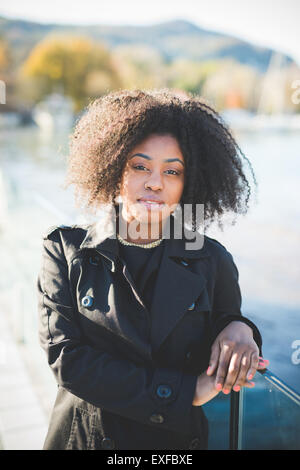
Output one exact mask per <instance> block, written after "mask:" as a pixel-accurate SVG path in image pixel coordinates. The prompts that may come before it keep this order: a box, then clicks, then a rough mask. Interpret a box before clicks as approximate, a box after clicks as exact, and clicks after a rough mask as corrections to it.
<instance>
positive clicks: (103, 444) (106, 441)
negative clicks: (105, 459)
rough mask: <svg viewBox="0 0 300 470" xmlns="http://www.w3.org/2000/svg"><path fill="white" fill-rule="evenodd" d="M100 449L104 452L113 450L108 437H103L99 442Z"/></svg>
mask: <svg viewBox="0 0 300 470" xmlns="http://www.w3.org/2000/svg"><path fill="white" fill-rule="evenodd" d="M101 447H102V449H105V450H110V449H114V448H115V443H114V441H113V440H112V439H110V437H104V438H103V439H102V441H101Z"/></svg>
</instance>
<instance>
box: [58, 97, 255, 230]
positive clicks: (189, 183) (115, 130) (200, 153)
mask: <svg viewBox="0 0 300 470" xmlns="http://www.w3.org/2000/svg"><path fill="white" fill-rule="evenodd" d="M151 134H158V135H172V136H173V137H175V138H176V139H177V141H178V143H179V146H180V149H181V151H182V155H183V157H184V160H185V163H186V174H185V183H184V190H183V194H182V198H181V201H180V205H181V206H182V208H183V204H190V205H191V206H190V207H192V212H191V214H192V215H191V220H190V224H191V226H192V230H197V229H198V225H197V221H196V216H195V215H196V204H199V203H201V204H204V221H205V223H206V226H208V225H210V223H212V222H213V221H214V220H216V219H217V221H218V224H219V227H221V228H222V227H223V224H222V221H221V217H222V216H223V215H224V214H225V213H226V212H229V211H231V212H233V213H236V214H238V213H239V214H241V213H242V214H245V213H246V212H247V210H248V208H249V205H248V203H249V198H250V193H251V187H250V184H249V182H248V180H247V178H246V175H245V173H244V171H243V160H242V158H243V159H244V161H246V162H247V164H248V166H249V168H250V170H251V175H252V178H253V181H254V184H255V185H257V182H256V179H255V175H254V172H253V169H252V166H251V163H250V162H249V160H248V159H247V158H246V157H245V155H244V154H243V152H242V151H241V150H240V148H239V146H238V144H237V143H236V141H235V139H234V137H233V136H232V134H231V132H230V130H229V128H228V126H227V125H226V123H225V122H224V121H223V119H222V118H221V116H220V115H219V114H218V113H217V111H215V110H214V109H213V108H212V106H210V105H209V104H208V103H207V102H206V100H204V99H203V98H202V97H200V96H193V95H192V94H189V93H185V92H183V93H182V92H180V93H178V92H176V91H175V90H173V91H172V90H169V89H165V88H164V89H154V90H118V91H114V92H111V93H109V94H107V95H105V96H103V97H101V98H97V99H95V100H94V101H92V102H90V104H89V105H88V106H87V108H86V112H85V113H84V114H83V115H82V117H81V118H80V119H79V120H78V122H77V123H76V126H75V130H74V132H73V134H72V135H71V136H70V152H69V155H68V167H67V177H66V187H68V186H69V185H70V184H74V185H75V199H76V204H77V205H82V203H83V204H84V205H85V207H86V208H96V209H99V205H100V204H110V203H113V204H115V198H116V196H118V195H119V190H120V181H121V177H122V173H123V169H124V167H125V164H126V161H127V157H128V155H129V153H130V152H131V150H132V149H133V148H134V147H135V146H136V145H137V144H138V143H140V142H141V141H143V140H144V139H145V138H146V137H147V136H149V135H151ZM241 157H242V158H241ZM84 201H85V202H84ZM233 223H235V222H233Z"/></svg>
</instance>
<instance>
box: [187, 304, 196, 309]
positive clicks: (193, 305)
mask: <svg viewBox="0 0 300 470" xmlns="http://www.w3.org/2000/svg"><path fill="white" fill-rule="evenodd" d="M194 308H195V302H193V303H192V305H190V306H189V307H188V310H194Z"/></svg>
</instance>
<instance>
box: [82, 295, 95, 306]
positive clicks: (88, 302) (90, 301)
mask: <svg viewBox="0 0 300 470" xmlns="http://www.w3.org/2000/svg"><path fill="white" fill-rule="evenodd" d="M93 300H94V299H93V297H91V296H90V295H86V296H85V297H83V299H82V300H81V305H82V306H83V307H91V306H92V305H93Z"/></svg>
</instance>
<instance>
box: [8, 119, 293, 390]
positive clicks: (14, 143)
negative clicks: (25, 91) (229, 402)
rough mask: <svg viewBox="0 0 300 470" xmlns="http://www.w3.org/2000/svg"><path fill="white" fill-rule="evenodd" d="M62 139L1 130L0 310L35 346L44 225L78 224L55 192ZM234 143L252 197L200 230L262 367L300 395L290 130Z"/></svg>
mask: <svg viewBox="0 0 300 470" xmlns="http://www.w3.org/2000/svg"><path fill="white" fill-rule="evenodd" d="M67 137H68V136H67V134H66V133H57V134H56V135H55V136H52V135H46V134H42V133H40V131H39V130H38V129H37V128H33V127H32V128H29V127H28V128H23V129H22V128H20V129H17V130H7V131H2V134H1V142H0V201H1V202H0V215H1V218H0V239H1V244H0V257H1V264H2V267H3V266H4V270H3V269H2V272H5V276H2V277H1V279H0V309H1V310H3V309H5V311H6V312H7V313H8V315H9V318H10V322H11V325H12V328H13V330H14V333H15V336H16V338H17V339H19V340H23V341H25V343H27V344H28V345H36V346H37V338H36V322H37V312H36V285H35V282H36V276H37V272H38V269H39V263H40V249H41V236H42V233H43V232H44V231H45V230H46V229H47V228H48V227H49V226H50V225H55V224H69V223H80V222H83V221H84V217H83V214H82V213H81V212H80V211H79V210H78V209H76V208H75V207H74V202H73V192H72V188H70V189H69V190H67V191H65V190H63V189H62V188H61V185H62V184H63V182H64V176H65V157H66V155H67ZM237 139H238V142H239V145H240V147H241V149H242V150H243V152H244V153H245V154H246V156H247V157H248V158H249V159H250V161H251V163H252V166H253V168H254V171H255V174H256V177H257V181H258V184H259V187H258V194H257V202H256V203H255V200H253V205H252V206H251V210H250V212H249V213H248V215H247V216H240V217H238V218H237V223H236V225H234V226H230V225H228V226H227V227H226V228H225V229H224V232H221V231H220V230H218V229H217V228H216V226H213V227H211V228H210V230H209V231H208V232H207V235H209V236H211V237H213V238H217V239H218V240H219V241H220V242H221V243H223V244H224V245H225V246H226V248H227V249H228V250H229V251H230V252H231V253H232V255H233V257H234V260H235V262H236V264H237V266H238V269H239V276H240V277H239V281H240V287H241V291H242V297H243V304H242V311H243V314H244V315H245V316H248V317H249V318H250V319H252V320H253V321H254V322H255V323H256V324H257V326H258V327H259V328H260V330H261V333H262V336H263V341H264V344H263V353H264V356H265V357H266V358H268V359H269V360H270V369H271V370H272V371H273V372H274V373H275V374H277V375H278V376H280V377H281V378H283V379H284V380H285V381H286V382H287V383H288V384H289V385H291V386H292V387H293V388H294V389H296V390H297V391H298V392H300V364H299V362H300V328H299V324H300V320H299V318H300V316H299V314H300V289H299V281H300V243H299V242H300V206H299V200H300V198H299V196H300V190H299V182H300V181H299V174H300V133H299V132H283V133H272V132H260V133H256V134H255V133H253V132H252V133H251V134H250V133H249V134H247V133H241V134H239V135H237ZM247 174H249V172H248V173H247ZM297 345H298V346H297ZM297 348H298V349H297ZM297 350H299V354H298V353H297ZM43 360H44V358H43ZM43 364H44V367H45V368H46V362H45V361H44V363H43Z"/></svg>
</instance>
